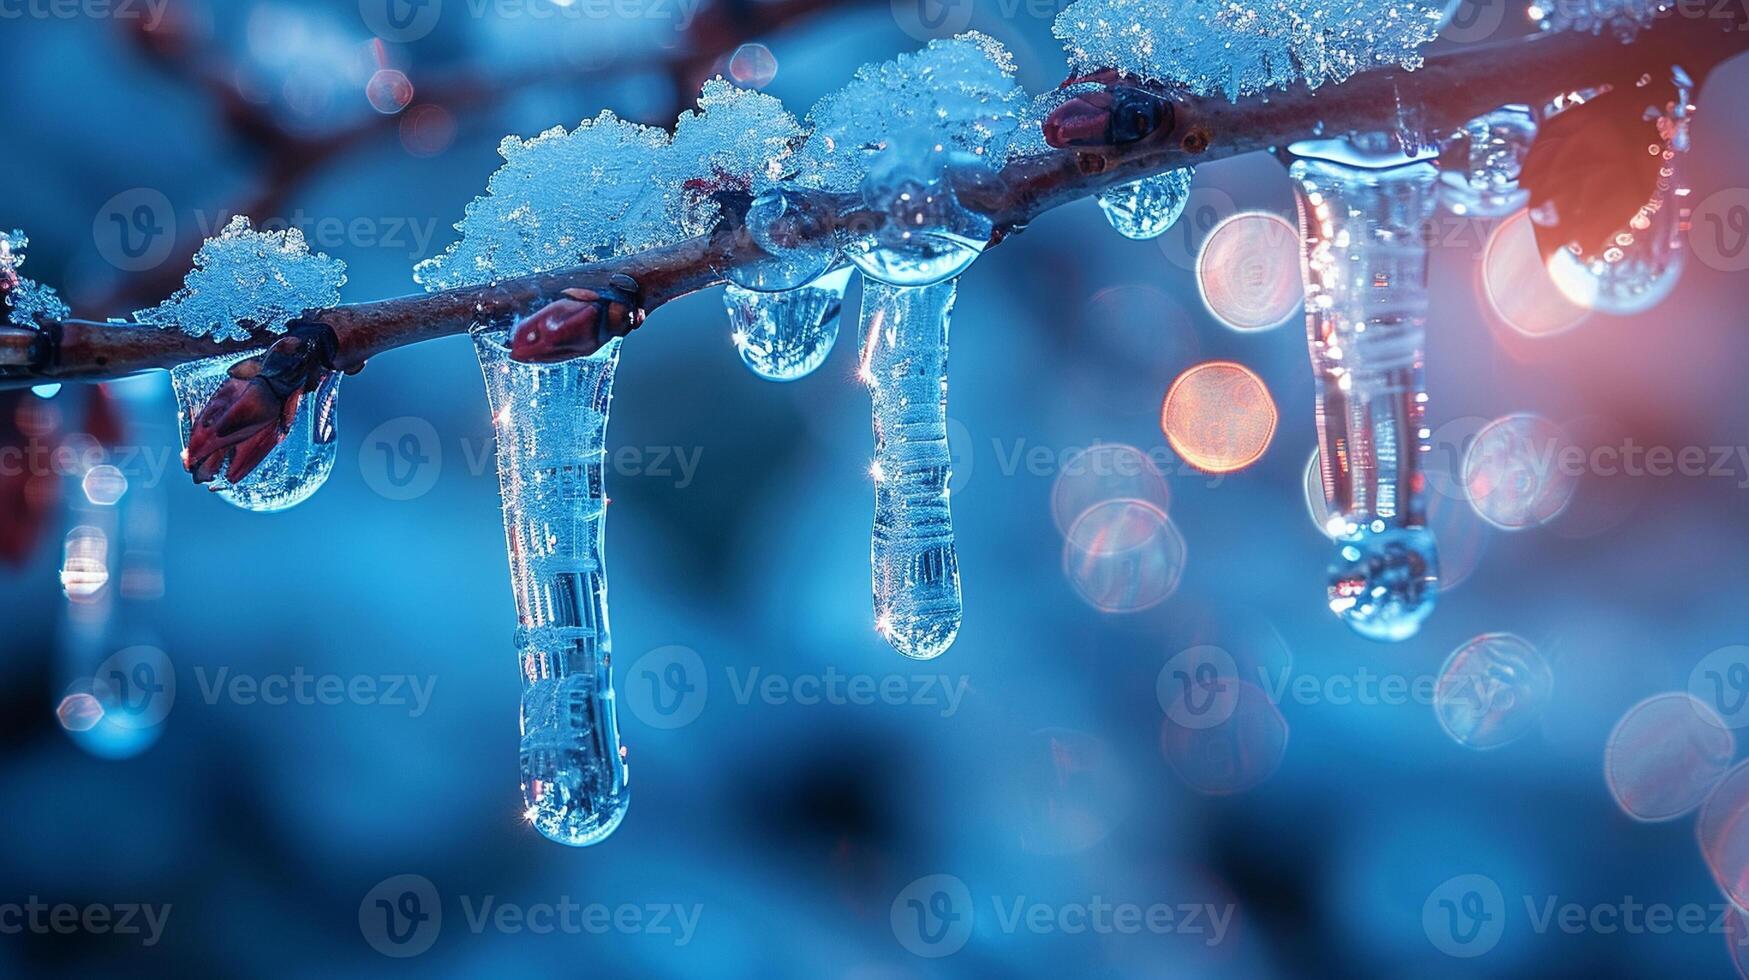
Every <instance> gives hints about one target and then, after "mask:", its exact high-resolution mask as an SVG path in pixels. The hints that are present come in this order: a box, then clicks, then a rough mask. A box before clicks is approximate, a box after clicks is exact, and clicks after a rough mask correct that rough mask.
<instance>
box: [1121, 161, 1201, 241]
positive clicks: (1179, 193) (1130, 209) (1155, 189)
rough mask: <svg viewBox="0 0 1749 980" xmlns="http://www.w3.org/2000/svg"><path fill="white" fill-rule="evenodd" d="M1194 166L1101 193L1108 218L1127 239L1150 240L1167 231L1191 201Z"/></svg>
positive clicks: (1156, 175)
mask: <svg viewBox="0 0 1749 980" xmlns="http://www.w3.org/2000/svg"><path fill="white" fill-rule="evenodd" d="M1193 172H1194V171H1193V168H1190V167H1185V168H1184V169H1182V170H1172V171H1169V172H1167V173H1163V174H1155V175H1154V176H1152V177H1145V178H1143V179H1141V180H1138V181H1135V182H1134V183H1130V184H1120V185H1118V186H1117V187H1113V188H1112V189H1111V190H1108V191H1106V192H1104V193H1103V194H1100V195H1099V209H1100V210H1101V211H1104V212H1105V220H1106V221H1108V222H1110V223H1111V226H1112V227H1113V228H1115V229H1116V230H1117V233H1118V234H1120V235H1122V236H1124V237H1125V238H1134V239H1148V238H1156V237H1158V236H1160V235H1163V234H1165V233H1166V229H1168V228H1170V227H1172V225H1173V224H1174V223H1176V222H1177V221H1178V218H1179V216H1180V215H1182V214H1183V213H1184V205H1185V203H1186V202H1187V201H1189V200H1190V178H1191V175H1192V173H1193Z"/></svg>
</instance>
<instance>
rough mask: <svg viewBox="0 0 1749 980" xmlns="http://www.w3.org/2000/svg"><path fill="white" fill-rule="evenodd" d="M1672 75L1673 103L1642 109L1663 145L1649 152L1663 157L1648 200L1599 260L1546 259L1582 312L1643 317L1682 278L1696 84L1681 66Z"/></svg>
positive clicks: (1571, 255)
mask: <svg viewBox="0 0 1749 980" xmlns="http://www.w3.org/2000/svg"><path fill="white" fill-rule="evenodd" d="M1670 72H1671V80H1672V82H1674V83H1675V87H1676V97H1675V100H1674V101H1673V102H1671V103H1670V104H1668V105H1664V106H1650V107H1648V108H1647V110H1646V113H1647V114H1646V118H1647V119H1648V120H1656V121H1657V124H1658V132H1659V136H1660V138H1661V142H1662V146H1661V147H1659V146H1657V145H1656V144H1655V145H1654V146H1653V148H1652V149H1654V150H1655V152H1658V153H1660V154H1661V155H1662V157H1663V165H1662V166H1661V167H1660V168H1659V176H1658V186H1657V188H1656V190H1655V191H1654V192H1653V194H1652V197H1651V200H1649V201H1647V202H1646V204H1645V206H1644V207H1641V208H1640V210H1639V213H1637V214H1635V215H1634V216H1633V218H1632V219H1631V220H1630V221H1629V222H1628V225H1627V227H1625V228H1622V229H1621V230H1620V231H1618V232H1617V233H1616V235H1615V238H1614V239H1613V241H1612V242H1611V243H1610V244H1609V246H1608V247H1606V248H1605V249H1604V250H1603V251H1602V252H1601V253H1599V254H1598V255H1596V256H1594V257H1592V258H1590V259H1586V258H1582V257H1581V256H1580V255H1579V254H1578V253H1577V252H1576V251H1574V250H1573V249H1572V248H1565V249H1562V250H1560V251H1558V252H1556V253H1555V254H1554V255H1553V256H1551V257H1550V258H1549V275H1550V277H1551V278H1553V280H1554V282H1555V285H1556V286H1557V287H1559V288H1560V290H1561V292H1562V293H1563V294H1564V295H1565V296H1566V297H1567V298H1568V299H1569V300H1572V301H1573V302H1574V303H1576V304H1578V305H1580V306H1582V307H1584V308H1586V309H1590V310H1597V311H1598V312H1600V313H1611V314H1615V315H1617V316H1627V315H1631V314H1634V313H1643V312H1645V311H1646V310H1649V309H1651V308H1652V307H1654V306H1656V305H1658V304H1659V303H1660V302H1662V301H1663V300H1664V298H1665V297H1666V296H1669V295H1670V293H1671V292H1672V291H1673V290H1674V289H1675V288H1676V283H1677V280H1679V279H1681V278H1682V268H1683V254H1684V253H1683V249H1682V240H1683V229H1682V209H1683V206H1684V204H1685V201H1686V198H1687V196H1688V191H1689V188H1688V185H1687V183H1686V182H1685V181H1684V179H1683V176H1682V173H1681V170H1682V167H1681V163H1682V156H1683V154H1685V153H1687V152H1688V123H1689V120H1690V119H1691V118H1692V117H1693V115H1694V103H1693V99H1694V82H1693V80H1691V79H1690V78H1689V77H1688V73H1687V72H1685V71H1683V70H1682V69H1681V68H1679V67H1673V68H1671V69H1670ZM1643 81H1648V82H1649V81H1650V80H1649V79H1645V80H1643Z"/></svg>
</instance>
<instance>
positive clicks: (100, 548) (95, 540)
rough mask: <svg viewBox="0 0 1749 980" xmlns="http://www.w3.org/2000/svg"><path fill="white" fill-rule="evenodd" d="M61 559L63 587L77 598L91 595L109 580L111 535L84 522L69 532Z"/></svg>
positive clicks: (71, 596)
mask: <svg viewBox="0 0 1749 980" xmlns="http://www.w3.org/2000/svg"><path fill="white" fill-rule="evenodd" d="M65 555H66V557H65V559H64V560H63V561H62V562H61V590H62V591H63V592H65V593H66V595H67V598H69V599H72V600H74V601H76V602H77V601H80V600H83V599H89V598H90V597H92V596H94V595H96V594H97V593H98V592H99V591H101V590H102V589H103V587H104V586H105V585H107V584H108V583H109V538H108V537H107V536H105V535H104V533H103V531H102V530H101V529H100V528H95V527H92V526H90V525H89V524H81V525H79V526H78V527H76V528H74V529H72V530H71V531H68V532H67V540H66V550H65Z"/></svg>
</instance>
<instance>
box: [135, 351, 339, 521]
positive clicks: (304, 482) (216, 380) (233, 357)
mask: <svg viewBox="0 0 1749 980" xmlns="http://www.w3.org/2000/svg"><path fill="white" fill-rule="evenodd" d="M261 353H262V351H261V350H252V351H243V352H241V353H237V354H224V355H221V356H219V357H209V358H205V359H203V360H199V361H190V362H188V363H186V364H178V365H177V366H176V367H173V368H171V369H170V380H171V384H172V387H173V388H174V389H175V391H176V421H177V430H178V431H179V432H180V433H181V436H182V448H183V450H184V451H185V452H186V450H187V449H188V437H189V434H190V433H192V432H193V431H194V420H195V419H196V418H197V417H199V415H200V412H201V409H202V408H204V407H206V403H207V400H208V399H210V398H212V396H213V392H215V391H217V390H218V388H219V385H221V384H223V383H224V381H225V378H226V377H227V375H226V372H227V371H229V370H230V368H231V365H233V364H235V363H237V362H238V361H243V360H248V359H249V358H251V357H255V356H257V355H259V354H261ZM340 377H341V375H340V374H339V372H330V373H329V374H328V375H327V377H326V378H324V379H323V381H322V383H321V384H320V385H319V386H318V387H317V388H316V390H315V391H314V392H311V393H309V394H306V395H304V397H303V399H302V401H300V402H299V403H298V412H297V416H296V418H295V419H294V420H293V421H292V427H291V431H290V432H289V433H287V435H286V437H285V439H284V441H282V442H281V443H280V444H279V445H278V446H275V447H274V448H273V451H272V452H270V453H268V454H267V458H266V459H264V460H262V461H261V465H259V466H257V467H256V468H255V469H254V470H253V471H252V472H251V473H250V474H249V475H248V476H245V477H244V478H243V479H242V480H240V481H238V482H237V483H230V482H228V481H227V480H225V478H224V477H223V476H219V477H216V478H215V479H214V480H213V481H212V482H211V483H209V484H207V488H208V489H210V490H212V491H213V492H215V493H217V494H218V495H219V496H220V497H223V498H224V499H225V500H227V501H229V502H231V503H233V504H236V505H237V506H238V507H241V508H243V509H244V510H251V511H255V512H256V513H259V514H271V513H273V512H275V511H281V510H286V509H288V508H291V507H296V506H297V505H298V504H301V503H303V502H304V501H306V500H308V499H310V496H311V495H312V494H314V493H315V492H316V491H317V490H319V489H321V487H322V484H323V483H325V482H327V479H328V474H329V473H330V472H332V471H333V469H334V457H335V454H336V453H337V452H338V451H339V446H340V443H339V433H338V432H337V431H336V427H335V406H336V403H337V400H338V399H339V397H340Z"/></svg>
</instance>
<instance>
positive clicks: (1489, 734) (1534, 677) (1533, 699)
mask: <svg viewBox="0 0 1749 980" xmlns="http://www.w3.org/2000/svg"><path fill="white" fill-rule="evenodd" d="M1553 690H1554V673H1553V672H1552V671H1551V670H1549V664H1548V661H1547V660H1545V659H1543V655H1542V653H1541V652H1539V651H1538V650H1537V648H1536V647H1534V646H1531V645H1530V643H1528V642H1526V641H1525V640H1523V639H1522V638H1520V637H1517V636H1514V635H1512V634H1511V633H1485V634H1483V635H1481V636H1478V637H1476V638H1475V639H1473V640H1471V641H1470V642H1468V643H1465V644H1464V645H1463V646H1461V647H1458V648H1457V649H1456V650H1454V651H1452V654H1451V656H1449V657H1447V658H1446V661H1445V666H1443V667H1442V668H1440V671H1439V682H1438V683H1437V684H1436V685H1435V687H1434V691H1433V711H1434V714H1435V715H1436V716H1438V718H1439V724H1440V727H1442V728H1444V729H1445V732H1446V734H1447V735H1450V736H1451V737H1452V740H1453V741H1455V742H1457V743H1458V744H1459V745H1463V746H1466V747H1468V748H1472V749H1497V748H1499V747H1500V746H1502V745H1506V744H1508V743H1510V742H1515V741H1517V740H1518V739H1520V738H1523V737H1524V736H1525V735H1527V734H1529V733H1530V731H1531V730H1532V729H1533V728H1535V727H1536V724H1537V722H1538V721H1540V720H1541V718H1542V712H1543V709H1544V708H1546V707H1547V706H1548V703H1549V698H1550V696H1551V695H1552V694H1553Z"/></svg>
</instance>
